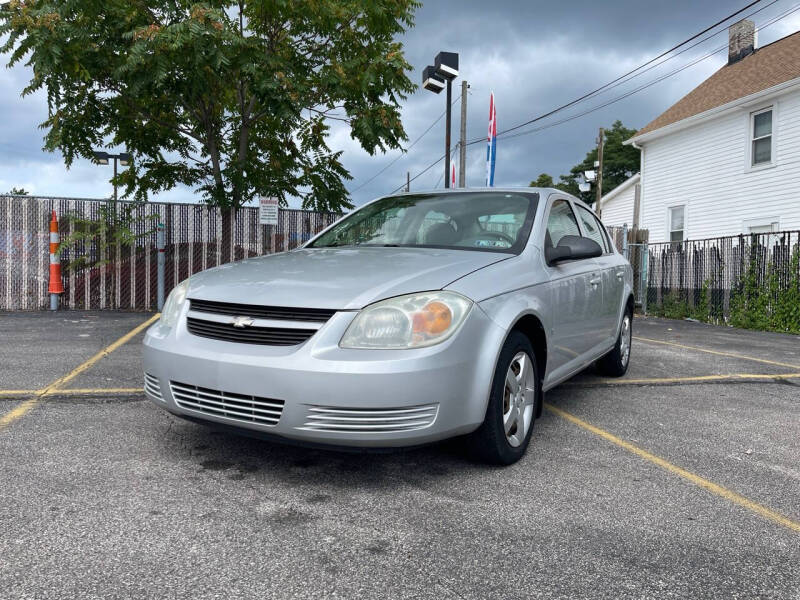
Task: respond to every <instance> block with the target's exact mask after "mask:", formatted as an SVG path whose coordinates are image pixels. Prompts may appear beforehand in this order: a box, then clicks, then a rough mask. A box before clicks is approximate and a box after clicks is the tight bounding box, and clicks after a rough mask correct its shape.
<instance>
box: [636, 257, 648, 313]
mask: <svg viewBox="0 0 800 600" xmlns="http://www.w3.org/2000/svg"><path fill="white" fill-rule="evenodd" d="M639 251H640V252H641V255H642V256H641V259H640V260H641V265H640V267H641V268H640V269H639V271H640V273H641V275H640V277H639V286H640V289H641V292H639V294H640V296H641V298H642V314H643V315H647V294H648V292H649V289H648V287H649V286H648V277H649V274H648V272H647V269H648V266H649V265H648V263H649V261H650V248H649V247H648V245H647V242H644V243H643V244H642V246H641V248H640V250H639Z"/></svg>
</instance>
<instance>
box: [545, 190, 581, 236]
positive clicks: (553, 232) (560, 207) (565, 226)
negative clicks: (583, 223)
mask: <svg viewBox="0 0 800 600" xmlns="http://www.w3.org/2000/svg"><path fill="white" fill-rule="evenodd" d="M580 234H581V231H580V229H578V221H577V220H576V219H575V213H573V212H572V208H571V207H570V205H569V202H567V201H566V200H556V201H555V202H553V206H552V208H550V216H549V217H548V219H547V238H548V239H546V240H545V244H546V245H551V246H553V247H555V246H558V242H560V241H561V238H563V237H564V236H565V235H580Z"/></svg>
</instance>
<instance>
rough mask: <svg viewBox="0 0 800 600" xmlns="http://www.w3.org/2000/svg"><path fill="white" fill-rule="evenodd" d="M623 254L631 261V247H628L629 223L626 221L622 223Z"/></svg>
mask: <svg viewBox="0 0 800 600" xmlns="http://www.w3.org/2000/svg"><path fill="white" fill-rule="evenodd" d="M622 256H624V257H625V260H627V261H628V262H631V257H630V248H628V224H627V223H624V224H623V225H622Z"/></svg>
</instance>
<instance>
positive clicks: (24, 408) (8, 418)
mask: <svg viewBox="0 0 800 600" xmlns="http://www.w3.org/2000/svg"><path fill="white" fill-rule="evenodd" d="M37 402H39V396H37V397H36V398H31V399H30V400H26V401H25V402H23V403H22V404H20V405H19V406H18V407H16V408H15V409H14V410H12V411H11V412H8V413H6V414H4V415H3V416H2V417H0V430H2V429H3V428H5V427H6V426H7V425H8V424H9V423H12V422H13V421H16V420H17V419H19V418H20V417H21V416H23V415H24V414H25V413H27V412H28V411H29V410H30V409H32V408H33V407H34V406H36V403H37Z"/></svg>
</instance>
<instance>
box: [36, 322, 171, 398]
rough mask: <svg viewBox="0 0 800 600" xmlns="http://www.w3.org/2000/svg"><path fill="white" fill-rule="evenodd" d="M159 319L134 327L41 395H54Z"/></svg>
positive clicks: (56, 381)
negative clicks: (61, 387)
mask: <svg viewBox="0 0 800 600" xmlns="http://www.w3.org/2000/svg"><path fill="white" fill-rule="evenodd" d="M158 317H159V315H158V314H155V315H153V316H152V317H150V318H149V319H147V321H145V322H144V323H142V324H141V325H138V326H137V327H134V328H133V329H132V330H130V331H129V332H128V333H126V334H125V335H123V336H122V337H121V338H119V339H118V340H117V341H116V342H114V343H113V344H109V345H108V346H106V347H105V348H103V349H102V350H100V352H98V353H97V354H95V355H94V356H93V357H92V358H90V359H89V360H87V361H86V362H85V363H82V364H80V365H78V366H77V367H75V368H74V369H72V371H70V372H69V373H67V374H66V375H64V376H63V377H62V378H61V379H56V380H55V381H54V382H53V383H51V384H50V385H49V386H47V388H46V389H45V390H43V391H42V393H41V394H40V395H41V396H48V395H50V394H52V393H53V392H55V391H56V390H57V388H58V387H59V386H62V385H64V384H65V383H67V382H68V381H72V380H73V379H75V378H76V377H77V376H78V375H80V374H81V373H83V372H84V371H86V370H87V369H89V368H90V367H92V366H93V365H95V364H96V363H97V362H98V361H100V360H101V359H103V358H105V357H106V356H108V355H109V354H111V353H112V352H113V351H114V350H116V349H117V348H119V347H120V346H122V345H123V344H125V343H126V342H128V341H130V340H131V338H133V337H136V335H137V334H139V333H140V332H142V331H143V330H144V329H146V328H147V327H149V326H150V325H152V324H153V323H154V322H155V321H156V320H157V319H158Z"/></svg>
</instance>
